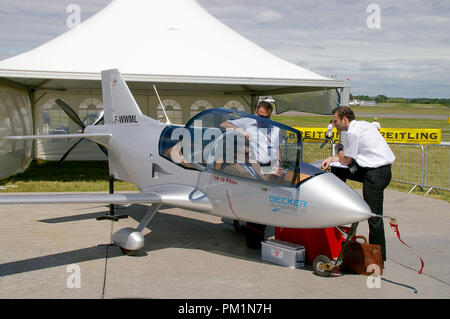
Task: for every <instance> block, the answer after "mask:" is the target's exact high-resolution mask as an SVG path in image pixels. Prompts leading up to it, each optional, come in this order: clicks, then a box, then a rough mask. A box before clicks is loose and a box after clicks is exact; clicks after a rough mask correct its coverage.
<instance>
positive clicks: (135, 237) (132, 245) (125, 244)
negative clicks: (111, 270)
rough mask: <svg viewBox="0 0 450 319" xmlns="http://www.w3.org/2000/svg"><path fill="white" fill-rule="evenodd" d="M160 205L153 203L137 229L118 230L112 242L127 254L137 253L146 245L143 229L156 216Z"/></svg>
mask: <svg viewBox="0 0 450 319" xmlns="http://www.w3.org/2000/svg"><path fill="white" fill-rule="evenodd" d="M160 207H161V204H160V203H158V204H152V206H150V207H149V208H148V210H147V213H146V214H145V216H144V218H143V219H142V220H141V222H140V223H139V225H138V227H137V228H136V229H134V228H131V227H127V228H123V229H121V230H119V231H117V232H116V233H114V235H112V237H111V240H112V242H113V243H114V244H116V245H117V246H119V247H120V249H121V250H122V252H123V253H124V254H125V255H127V256H134V255H136V253H137V252H138V250H139V249H141V248H142V247H144V236H143V235H142V231H143V230H144V228H145V227H146V226H147V225H148V224H149V223H150V222H151V220H152V219H153V217H155V215H156V213H157V212H158V209H159V208H160Z"/></svg>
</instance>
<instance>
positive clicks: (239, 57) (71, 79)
mask: <svg viewBox="0 0 450 319" xmlns="http://www.w3.org/2000/svg"><path fill="white" fill-rule="evenodd" d="M112 68H118V69H119V70H120V71H121V73H122V74H123V75H124V77H125V79H126V81H127V82H128V84H129V85H130V87H131V88H132V89H133V90H150V89H151V88H152V84H153V83H159V84H158V88H159V89H160V90H165V91H178V92H179V91H181V92H183V91H184V92H189V91H190V90H195V91H196V92H199V91H200V92H201V91H205V92H222V93H231V94H251V95H258V94H260V95H262V94H284V93H295V92H305V91H315V90H323V89H324V88H342V87H343V86H344V82H343V81H338V80H333V79H329V78H325V77H323V76H320V75H318V74H316V73H313V72H311V71H309V70H306V69H304V68H302V67H300V66H297V65H295V64H292V63H289V62H287V61H285V60H283V59H281V58H278V57H276V56H274V55H273V54H271V53H269V52H267V51H266V50H264V49H262V48H261V47H259V46H257V45H256V44H254V43H253V42H251V41H249V40H247V39H246V38H244V37H242V36H241V35H239V34H238V33H236V32H235V31H233V30H231V29H230V28H229V27H227V26H226V25H224V24H223V23H222V22H220V21H219V20H218V19H216V18H215V17H213V16H212V15H211V14H209V13H208V12H207V11H206V10H204V9H203V8H202V7H201V6H200V5H199V4H198V3H197V2H195V1H194V0H152V1H149V0H115V1H112V2H111V3H110V4H109V5H108V6H107V7H105V8H104V9H103V10H102V11H100V12H99V13H97V14H96V15H94V16H93V17H91V18H90V19H88V20H86V21H85V22H83V23H82V24H81V25H79V26H78V27H76V28H74V29H71V30H69V31H68V32H66V33H64V34H62V35H60V36H58V37H57V38H55V39H53V40H51V41H49V42H47V43H45V44H43V45H41V46H40V47H38V48H36V49H33V50H31V51H28V52H26V53H23V54H20V55H18V56H15V57H12V58H9V59H6V60H4V61H1V62H0V82H2V83H3V84H7V85H10V86H22V87H26V88H38V89H50V90H99V89H101V83H100V72H101V71H102V70H106V69H112Z"/></svg>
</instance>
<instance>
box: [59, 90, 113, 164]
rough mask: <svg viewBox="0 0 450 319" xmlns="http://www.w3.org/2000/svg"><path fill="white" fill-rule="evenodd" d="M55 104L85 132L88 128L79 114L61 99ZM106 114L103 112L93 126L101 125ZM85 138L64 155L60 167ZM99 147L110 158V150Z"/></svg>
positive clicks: (79, 140)
mask: <svg viewBox="0 0 450 319" xmlns="http://www.w3.org/2000/svg"><path fill="white" fill-rule="evenodd" d="M55 103H56V104H57V105H58V106H59V107H60V108H61V109H62V110H63V111H64V113H66V114H67V116H68V117H69V118H70V119H71V120H72V121H74V122H75V123H76V124H77V125H78V126H79V127H81V129H82V130H83V132H84V129H85V128H86V125H84V123H83V121H82V120H81V119H80V118H79V116H78V114H77V113H76V112H75V111H74V110H73V109H72V108H71V107H70V106H69V105H68V104H67V103H66V102H64V101H63V100H61V99H57V100H56V101H55ZM104 115H105V113H104V111H103V110H102V111H101V112H100V113H99V114H98V115H97V117H96V118H95V120H94V122H93V123H92V124H91V125H97V124H98V123H100V122H101V121H102V120H103V117H104ZM83 139H84V138H83V137H80V138H79V139H77V140H76V141H75V143H74V144H73V145H72V147H70V148H69V149H68V150H67V152H66V153H65V154H64V155H63V157H61V159H60V160H59V162H58V164H57V165H58V166H60V165H61V164H62V162H64V160H65V159H66V157H67V156H69V154H70V152H72V150H73V149H74V148H75V147H76V146H77V145H78V144H80V142H81V141H82V140H83ZM96 144H97V146H98V147H99V148H100V150H101V151H102V152H103V153H104V154H105V155H106V156H108V150H107V149H106V148H105V147H104V146H103V145H100V144H98V143H96Z"/></svg>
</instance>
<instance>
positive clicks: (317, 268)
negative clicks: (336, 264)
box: [313, 255, 332, 277]
mask: <svg viewBox="0 0 450 319" xmlns="http://www.w3.org/2000/svg"><path fill="white" fill-rule="evenodd" d="M330 263H331V259H330V258H328V257H327V256H324V255H319V256H317V257H316V258H314V261H313V269H314V274H315V275H317V276H319V277H330V275H331V272H332V270H325V269H321V266H324V265H326V264H330Z"/></svg>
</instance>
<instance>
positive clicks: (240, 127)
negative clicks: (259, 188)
mask: <svg viewBox="0 0 450 319" xmlns="http://www.w3.org/2000/svg"><path fill="white" fill-rule="evenodd" d="M272 110H273V107H272V104H271V103H270V102H267V101H261V102H259V103H258V104H257V105H256V110H255V115H257V116H259V117H262V118H266V119H270V116H271V115H272ZM220 126H221V127H222V128H226V129H234V130H236V131H238V132H240V133H241V134H242V135H244V136H245V137H246V139H248V141H249V144H250V149H251V150H252V151H253V152H254V155H255V157H256V161H257V162H258V164H259V166H261V171H262V173H263V174H270V175H274V176H282V175H283V169H282V168H281V162H280V151H279V145H280V139H279V138H280V137H279V135H280V129H279V128H278V127H276V126H272V125H270V124H269V123H267V122H265V121H257V120H255V119H253V118H250V117H242V118H239V119H236V120H228V121H225V122H223V123H222V124H221V125H220Z"/></svg>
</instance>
